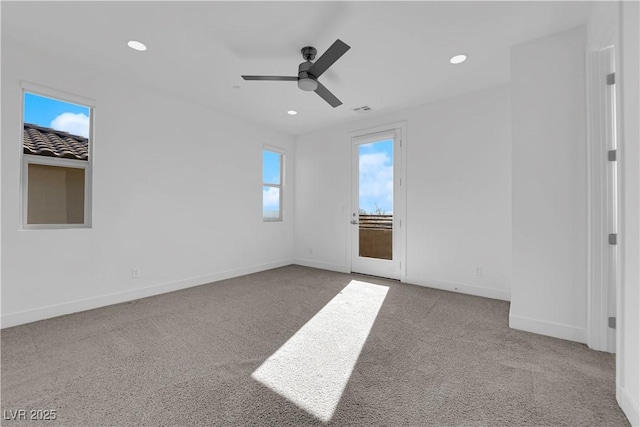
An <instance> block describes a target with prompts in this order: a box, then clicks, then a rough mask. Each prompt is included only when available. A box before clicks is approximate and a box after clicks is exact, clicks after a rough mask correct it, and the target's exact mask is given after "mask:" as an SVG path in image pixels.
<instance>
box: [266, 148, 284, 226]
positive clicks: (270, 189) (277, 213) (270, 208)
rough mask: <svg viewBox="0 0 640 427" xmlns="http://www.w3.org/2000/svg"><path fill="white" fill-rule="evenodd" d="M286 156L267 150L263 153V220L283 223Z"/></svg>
mask: <svg viewBox="0 0 640 427" xmlns="http://www.w3.org/2000/svg"><path fill="white" fill-rule="evenodd" d="M283 160H284V154H282V153H279V152H276V151H273V150H267V149H265V150H264V151H263V153H262V219H263V220H264V221H282V177H283V170H282V169H283V167H282V165H283Z"/></svg>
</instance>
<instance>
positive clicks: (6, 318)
mask: <svg viewBox="0 0 640 427" xmlns="http://www.w3.org/2000/svg"><path fill="white" fill-rule="evenodd" d="M291 264H292V261H291V259H283V260H280V261H274V262H269V263H265V264H258V265H253V266H249V267H243V268H239V269H236V270H228V271H221V272H218V273H214V274H210V275H207V276H200V277H193V278H190V279H185V280H179V281H176V282H170V283H163V284H159V285H152V286H147V287H144V288H139V289H132V290H130V291H124V292H117V293H114V294H108V295H102V296H99V297H94V298H87V299H82V300H76V301H70V302H66V303H62V304H55V305H49V306H45V307H40V308H36V309H33V310H27V311H21V312H18V313H9V314H3V315H2V328H9V327H11V326H17V325H22V324H24V323H30V322H35V321H37V320H43V319H49V318H51V317H57V316H62V315H65V314H71V313H77V312H79V311H85V310H91V309H94V308H99V307H104V306H107V305H112V304H118V303H121V302H126V301H132V300H136V299H140V298H146V297H150V296H153V295H159V294H164V293H167V292H173V291H177V290H180V289H185V288H191V287H193V286H199V285H205V284H207V283H211V282H217V281H220V280H225V279H231V278H234V277H238V276H244V275H246V274H252V273H258V272H260V271H265V270H271V269H273V268H278V267H284V266H286V265H291Z"/></svg>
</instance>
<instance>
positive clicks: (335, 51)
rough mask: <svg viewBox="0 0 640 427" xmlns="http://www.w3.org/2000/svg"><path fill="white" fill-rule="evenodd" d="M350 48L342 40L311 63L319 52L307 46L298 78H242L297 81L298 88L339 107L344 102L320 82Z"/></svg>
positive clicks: (304, 48)
mask: <svg viewBox="0 0 640 427" xmlns="http://www.w3.org/2000/svg"><path fill="white" fill-rule="evenodd" d="M349 49H351V47H350V46H348V45H347V44H345V43H344V42H342V41H341V40H340V39H338V40H336V41H335V42H334V43H333V44H332V45H331V47H329V49H327V51H326V52H325V53H324V54H322V55H321V56H320V58H318V60H317V61H316V62H311V61H312V60H314V59H315V57H316V53H317V52H318V51H317V50H316V49H315V48H314V47H311V46H305V47H303V48H302V49H301V50H300V52H301V53H302V58H303V59H304V60H305V62H303V63H301V64H300V65H299V66H298V76H297V77H295V76H242V78H243V79H245V80H271V81H297V82H298V88H300V89H302V90H304V91H309V92H310V91H314V92H315V93H317V94H318V95H319V96H320V97H321V98H322V99H324V100H325V101H326V102H328V103H329V105H331V106H332V107H334V108H335V107H337V106H339V105H341V104H342V102H341V101H340V100H339V99H338V98H336V96H335V95H334V94H332V93H331V92H330V91H329V89H327V88H326V87H324V86H323V85H322V83H320V82H319V81H318V77H320V76H321V75H322V74H323V73H324V72H325V71H327V69H328V68H329V67H331V66H332V65H333V64H334V63H335V62H336V61H337V60H338V59H340V57H341V56H342V55H344V54H345V53H346V52H347V51H348V50H349Z"/></svg>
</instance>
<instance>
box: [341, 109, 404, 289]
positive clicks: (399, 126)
mask: <svg viewBox="0 0 640 427" xmlns="http://www.w3.org/2000/svg"><path fill="white" fill-rule="evenodd" d="M390 131H396V134H397V135H399V136H398V138H399V140H400V141H399V142H400V144H399V149H398V150H397V151H396V150H394V153H393V155H394V158H397V164H399V165H400V173H399V174H397V175H398V176H397V179H399V181H400V182H399V183H397V184H398V185H397V187H396V188H398V189H399V191H398V192H397V193H398V194H394V196H393V197H394V212H393V216H394V221H395V220H396V219H397V220H398V221H399V223H398V224H399V228H398V230H399V232H398V236H397V238H398V240H397V241H396V242H397V243H396V246H397V247H396V248H394V250H395V254H394V261H398V262H399V263H400V265H399V271H400V277H399V279H400V281H401V282H403V283H404V282H406V281H407V256H406V254H407V147H408V143H407V140H408V138H407V122H406V121H400V122H393V123H389V124H385V125H380V126H374V127H369V128H363V129H359V130H354V131H350V132H347V141H346V146H347V147H348V150H349V155H348V159H349V166H348V170H349V180H348V181H349V185H348V188H347V193H346V195H345V201H346V203H345V206H347V209H345V216H344V220H345V224H346V225H347V233H346V245H345V246H346V253H345V265H346V266H347V271H346V272H347V273H351V272H352V265H351V264H352V262H351V261H352V259H351V256H352V250H353V248H352V246H353V245H352V240H351V239H352V233H353V230H352V227H353V226H352V225H351V208H352V206H353V200H352V194H353V179H352V177H353V174H354V170H353V159H352V156H353V140H354V138H360V137H366V136H367V135H371V134H376V133H382V132H390ZM394 163H395V162H394ZM394 175H396V172H395V170H394ZM396 197H398V198H399V199H398V200H397V203H396V201H395V198H396ZM396 207H397V208H398V211H399V212H396ZM396 255H397V258H396Z"/></svg>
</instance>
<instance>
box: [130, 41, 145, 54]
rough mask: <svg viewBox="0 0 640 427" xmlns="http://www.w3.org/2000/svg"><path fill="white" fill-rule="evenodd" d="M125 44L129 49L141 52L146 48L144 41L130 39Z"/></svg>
mask: <svg viewBox="0 0 640 427" xmlns="http://www.w3.org/2000/svg"><path fill="white" fill-rule="evenodd" d="M127 46H129V47H130V48H131V49H135V50H139V51H141V52H143V51H145V50H147V46H145V45H144V43H140V42H139V41H136V40H130V41H129V43H127Z"/></svg>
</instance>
